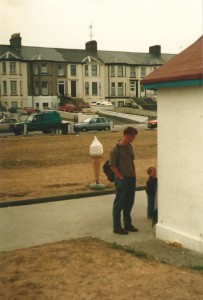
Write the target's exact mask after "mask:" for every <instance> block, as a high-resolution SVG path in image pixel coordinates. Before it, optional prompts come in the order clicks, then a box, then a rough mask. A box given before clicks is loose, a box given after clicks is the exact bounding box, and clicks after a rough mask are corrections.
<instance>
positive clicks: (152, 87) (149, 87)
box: [143, 79, 203, 90]
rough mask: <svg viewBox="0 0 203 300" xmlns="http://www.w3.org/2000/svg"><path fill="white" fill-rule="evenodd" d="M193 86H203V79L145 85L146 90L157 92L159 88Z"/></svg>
mask: <svg viewBox="0 0 203 300" xmlns="http://www.w3.org/2000/svg"><path fill="white" fill-rule="evenodd" d="M191 85H203V79H194V80H182V81H169V82H159V83H151V84H143V86H144V89H145V90H157V89H159V88H168V87H179V86H191Z"/></svg>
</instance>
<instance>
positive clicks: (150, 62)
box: [0, 33, 174, 109]
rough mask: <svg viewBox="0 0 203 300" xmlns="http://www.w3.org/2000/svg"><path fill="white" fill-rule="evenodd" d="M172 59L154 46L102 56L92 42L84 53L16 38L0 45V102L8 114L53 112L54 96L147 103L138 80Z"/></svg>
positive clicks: (120, 102)
mask: <svg viewBox="0 0 203 300" xmlns="http://www.w3.org/2000/svg"><path fill="white" fill-rule="evenodd" d="M173 56H174V55H173V54H166V53H161V47H160V46H159V45H155V46H151V47H149V52H148V53H138V52H121V51H120V52H119V51H103V50H98V49H97V42H96V41H89V42H87V43H86V45H85V49H61V48H43V47H29V46H23V45H22V43H21V37H20V34H19V33H16V34H13V35H12V36H11V39H10V45H0V102H1V103H2V104H6V105H7V106H8V107H9V108H10V107H23V106H32V107H34V108H38V109H42V108H47V107H49V108H55V107H57V106H58V104H59V101H60V100H59V97H58V96H59V95H69V96H70V97H71V98H82V99H83V100H84V101H85V102H89V103H90V102H91V101H92V100H101V99H102V100H108V101H111V102H112V103H114V104H115V105H116V106H123V105H124V104H125V103H126V102H128V101H131V99H132V100H133V98H140V97H149V96H151V97H153V96H154V94H153V91H147V92H146V91H144V89H143V87H142V86H141V84H140V80H141V79H142V78H144V77H146V76H147V75H148V74H149V73H151V72H152V71H153V70H154V69H156V68H158V67H159V66H161V65H163V64H164V63H165V62H166V61H168V60H169V59H170V58H171V57H173Z"/></svg>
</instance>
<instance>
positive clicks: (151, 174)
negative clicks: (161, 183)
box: [147, 167, 156, 177]
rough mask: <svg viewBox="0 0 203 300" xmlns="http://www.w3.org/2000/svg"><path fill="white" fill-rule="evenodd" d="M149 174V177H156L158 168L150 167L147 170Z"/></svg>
mask: <svg viewBox="0 0 203 300" xmlns="http://www.w3.org/2000/svg"><path fill="white" fill-rule="evenodd" d="M147 174H148V175H149V176H152V177H155V176H156V168H155V167H149V168H148V169H147Z"/></svg>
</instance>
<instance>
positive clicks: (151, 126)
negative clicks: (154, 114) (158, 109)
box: [148, 119, 158, 129]
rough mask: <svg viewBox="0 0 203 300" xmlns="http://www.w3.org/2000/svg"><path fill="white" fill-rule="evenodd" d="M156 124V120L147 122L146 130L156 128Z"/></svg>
mask: <svg viewBox="0 0 203 300" xmlns="http://www.w3.org/2000/svg"><path fill="white" fill-rule="evenodd" d="M157 123H158V121H157V119H155V120H151V121H148V128H150V129H152V128H157Z"/></svg>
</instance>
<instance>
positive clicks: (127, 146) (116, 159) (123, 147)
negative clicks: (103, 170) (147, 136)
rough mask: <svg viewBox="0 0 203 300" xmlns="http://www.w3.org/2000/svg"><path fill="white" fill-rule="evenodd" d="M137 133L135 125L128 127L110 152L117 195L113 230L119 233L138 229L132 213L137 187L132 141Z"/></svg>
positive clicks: (114, 205) (114, 206)
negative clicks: (134, 223) (132, 218)
mask: <svg viewBox="0 0 203 300" xmlns="http://www.w3.org/2000/svg"><path fill="white" fill-rule="evenodd" d="M137 133H138V132H137V129H135V128H134V127H127V128H126V129H125V130H124V132H123V138H122V140H120V141H119V143H118V144H117V145H116V146H114V147H113V149H112V150H111V152H110V166H111V170H112V172H113V173H114V174H115V187H116V197H115V200H114V204H113V232H114V233H117V234H128V231H132V232H137V231H138V229H137V228H135V227H134V226H133V225H132V220H131V215H130V213H131V210H132V207H133V204H134V198H135V188H136V173H135V165H134V159H135V157H134V153H133V149H132V146H131V143H132V142H133V141H134V139H135V137H136V135H137ZM121 211H123V223H124V228H122V226H121Z"/></svg>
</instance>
